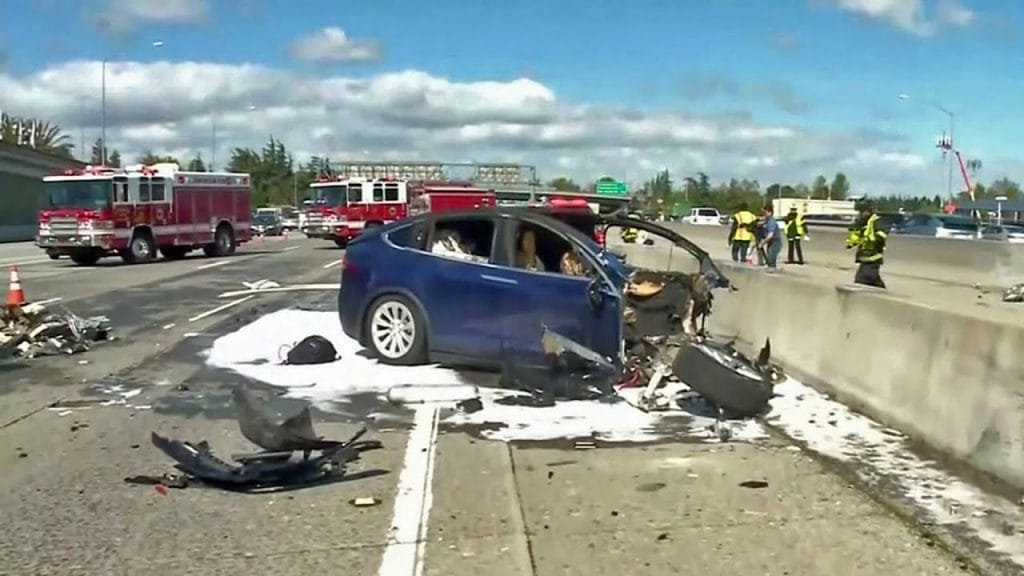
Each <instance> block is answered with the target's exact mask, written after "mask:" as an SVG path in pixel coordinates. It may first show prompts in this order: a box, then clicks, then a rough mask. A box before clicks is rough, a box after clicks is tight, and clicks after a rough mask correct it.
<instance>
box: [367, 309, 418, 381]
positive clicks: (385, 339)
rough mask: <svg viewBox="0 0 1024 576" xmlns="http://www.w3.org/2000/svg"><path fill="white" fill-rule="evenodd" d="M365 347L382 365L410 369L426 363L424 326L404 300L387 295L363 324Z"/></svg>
mask: <svg viewBox="0 0 1024 576" xmlns="http://www.w3.org/2000/svg"><path fill="white" fill-rule="evenodd" d="M366 344H367V347H368V348H369V349H370V351H371V352H373V354H374V356H375V357H376V358H377V359H378V360H380V361H381V362H383V363H385V364H399V365H411V364H420V363H422V362H424V361H425V360H426V356H427V354H426V351H427V335H426V322H425V321H424V319H423V314H422V313H421V312H420V310H419V307H417V306H416V305H415V304H413V303H412V302H411V301H409V299H408V298H405V297H403V296H400V295H398V294H389V295H387V296H382V297H381V298H380V299H378V300H377V301H376V302H375V303H374V305H373V307H372V308H371V309H370V313H369V314H368V315H367V320H366Z"/></svg>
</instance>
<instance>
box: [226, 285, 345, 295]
mask: <svg viewBox="0 0 1024 576" xmlns="http://www.w3.org/2000/svg"><path fill="white" fill-rule="evenodd" d="M339 289H341V284H339V283H337V282H335V283H333V284H292V285H290V286H278V287H276V288H260V289H258V290H252V289H248V288H247V289H245V290H232V291H231V292H224V293H222V294H220V295H219V296H217V298H233V297H235V296H241V295H243V294H262V293H264V292H302V291H306V290H313V291H316V290H339Z"/></svg>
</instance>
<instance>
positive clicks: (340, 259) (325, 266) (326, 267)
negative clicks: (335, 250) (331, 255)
mask: <svg viewBox="0 0 1024 576" xmlns="http://www.w3.org/2000/svg"><path fill="white" fill-rule="evenodd" d="M344 261H345V259H344V258H339V259H337V260H335V261H334V262H328V263H327V264H324V270H326V269H328V268H330V267H331V266H337V265H338V264H341V263H342V262H344Z"/></svg>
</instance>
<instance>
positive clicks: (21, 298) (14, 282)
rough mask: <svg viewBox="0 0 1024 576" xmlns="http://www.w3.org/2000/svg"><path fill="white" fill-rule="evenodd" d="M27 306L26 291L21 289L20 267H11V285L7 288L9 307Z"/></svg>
mask: <svg viewBox="0 0 1024 576" xmlns="http://www.w3.org/2000/svg"><path fill="white" fill-rule="evenodd" d="M24 304H25V291H24V290H22V289H21V277H19V276H18V267H17V266H11V285H10V286H9V287H8V288H7V305H8V306H12V307H13V306H22V305H24Z"/></svg>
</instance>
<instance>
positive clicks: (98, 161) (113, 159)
mask: <svg viewBox="0 0 1024 576" xmlns="http://www.w3.org/2000/svg"><path fill="white" fill-rule="evenodd" d="M89 164H92V165H93V166H100V165H102V164H103V140H102V139H100V138H97V139H96V141H95V142H93V144H92V152H91V153H90V158H89ZM107 165H108V166H113V167H114V168H120V167H121V153H120V152H118V151H117V150H111V149H110V148H107Z"/></svg>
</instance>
